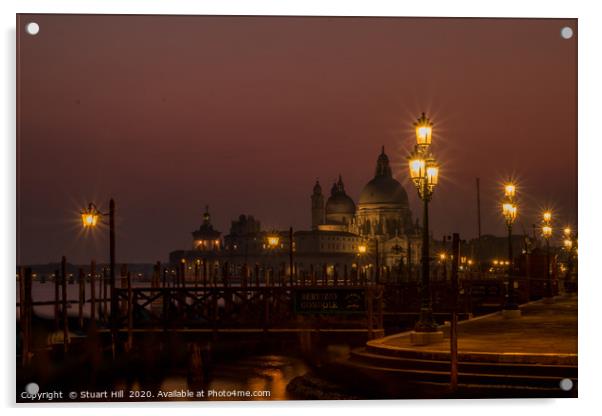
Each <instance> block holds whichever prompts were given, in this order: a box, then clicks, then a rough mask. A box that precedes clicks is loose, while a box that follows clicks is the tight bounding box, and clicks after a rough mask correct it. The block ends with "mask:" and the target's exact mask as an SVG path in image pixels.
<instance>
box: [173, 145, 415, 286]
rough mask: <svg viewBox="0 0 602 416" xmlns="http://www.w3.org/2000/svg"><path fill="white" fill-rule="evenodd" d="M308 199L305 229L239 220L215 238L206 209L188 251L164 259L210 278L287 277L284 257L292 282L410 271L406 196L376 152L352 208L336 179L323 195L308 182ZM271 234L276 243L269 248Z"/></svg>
mask: <svg viewBox="0 0 602 416" xmlns="http://www.w3.org/2000/svg"><path fill="white" fill-rule="evenodd" d="M310 202H311V203H310V219H311V229H310V230H296V231H295V232H294V233H291V230H284V231H274V230H271V231H267V230H262V229H261V224H260V222H259V221H258V220H256V219H255V218H253V217H252V216H246V215H241V216H240V217H239V218H238V219H237V220H234V221H232V225H231V227H230V232H229V233H228V234H227V235H225V236H224V237H223V238H222V237H221V233H220V232H219V231H217V230H215V229H214V228H213V226H212V225H211V220H210V214H209V210H208V208H207V209H206V212H205V214H204V218H203V223H202V225H201V226H200V227H199V229H198V230H195V231H193V233H192V235H193V247H192V250H177V251H174V252H172V253H170V262H171V263H172V264H179V263H180V262H182V261H183V262H187V263H191V262H197V263H198V262H201V263H202V264H203V266H204V267H205V268H208V269H209V273H210V274H215V275H217V274H219V273H227V274H228V275H247V277H249V276H250V277H253V275H255V276H263V277H265V278H269V277H270V276H274V275H275V274H276V273H281V274H282V275H287V274H290V259H291V253H292V258H293V261H294V266H293V273H294V274H295V275H296V276H297V277H303V276H305V277H308V276H314V275H315V274H319V275H320V276H330V277H332V276H336V277H338V278H344V277H346V276H351V275H354V274H355V275H357V274H358V273H362V274H363V275H364V276H366V277H367V278H371V279H380V280H382V279H383V276H389V277H390V276H391V275H393V276H397V278H401V277H402V276H405V278H408V277H409V276H410V273H409V272H410V268H411V267H412V265H414V269H415V271H417V269H418V267H416V266H415V265H417V264H419V256H420V248H421V239H420V230H419V226H418V223H417V222H413V221H412V213H411V211H410V208H409V203H408V195H407V193H406V191H405V189H404V188H403V186H402V185H401V184H400V183H399V182H398V181H397V180H396V179H395V178H393V174H392V171H391V167H390V163H389V158H388V157H387V155H386V153H385V150H384V147H383V148H382V150H381V153H380V154H379V155H378V158H377V161H376V169H375V173H374V177H373V178H372V179H371V180H370V181H369V182H368V183H367V184H366V185H365V186H364V187H363V189H362V191H361V193H360V195H359V199H358V202H357V204H356V202H355V201H354V200H353V199H352V198H351V197H350V196H349V195H347V193H346V191H345V185H344V183H343V178H342V177H341V176H340V175H339V178H338V180H337V181H335V183H333V185H332V187H331V188H330V195H329V196H328V197H326V196H325V195H324V193H323V191H322V186H321V184H320V183H319V181H316V183H315V184H314V187H313V192H312V194H311V197H310ZM274 237H276V241H277V243H276V244H269V243H268V241H269V240H270V239H272V240H274ZM291 237H292V241H291ZM408 266H410V267H408ZM224 269H226V270H224ZM412 275H413V274H412Z"/></svg>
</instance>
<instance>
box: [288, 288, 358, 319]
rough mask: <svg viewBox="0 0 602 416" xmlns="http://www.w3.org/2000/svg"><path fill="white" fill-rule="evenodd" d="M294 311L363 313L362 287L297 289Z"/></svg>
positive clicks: (309, 312) (307, 312) (308, 312)
mask: <svg viewBox="0 0 602 416" xmlns="http://www.w3.org/2000/svg"><path fill="white" fill-rule="evenodd" d="M294 300H295V312H297V313H306V314H329V313H365V312H366V300H365V291H364V290H363V289H335V288H324V289H297V290H295V292H294Z"/></svg>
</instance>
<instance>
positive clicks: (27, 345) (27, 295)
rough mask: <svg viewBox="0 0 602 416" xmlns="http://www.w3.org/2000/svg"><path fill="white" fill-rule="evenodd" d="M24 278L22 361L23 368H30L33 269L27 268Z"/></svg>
mask: <svg viewBox="0 0 602 416" xmlns="http://www.w3.org/2000/svg"><path fill="white" fill-rule="evenodd" d="M21 277H22V278H23V279H22V280H23V292H24V293H23V307H22V315H21V330H22V334H23V343H22V352H21V359H22V364H23V366H28V365H29V363H30V361H31V350H32V333H31V319H32V317H33V301H32V297H31V279H32V276H31V268H29V267H28V268H26V269H25V270H24V272H23V274H22V275H21Z"/></svg>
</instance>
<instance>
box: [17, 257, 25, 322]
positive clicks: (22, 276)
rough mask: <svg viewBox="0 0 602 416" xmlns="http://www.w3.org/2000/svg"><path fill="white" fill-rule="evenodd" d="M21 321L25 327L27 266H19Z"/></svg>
mask: <svg viewBox="0 0 602 416" xmlns="http://www.w3.org/2000/svg"><path fill="white" fill-rule="evenodd" d="M18 276H19V321H20V322H21V327H23V319H24V318H23V316H24V315H25V312H24V310H25V268H23V267H19V275H18Z"/></svg>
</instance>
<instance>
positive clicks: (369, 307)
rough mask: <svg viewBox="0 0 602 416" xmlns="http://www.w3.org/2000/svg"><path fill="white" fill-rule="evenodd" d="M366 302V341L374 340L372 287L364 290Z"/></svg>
mask: <svg viewBox="0 0 602 416" xmlns="http://www.w3.org/2000/svg"><path fill="white" fill-rule="evenodd" d="M365 293H366V302H367V308H366V311H367V317H366V318H367V321H368V339H373V338H374V327H373V324H374V302H373V296H372V295H373V293H372V287H369V288H366V292H365Z"/></svg>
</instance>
